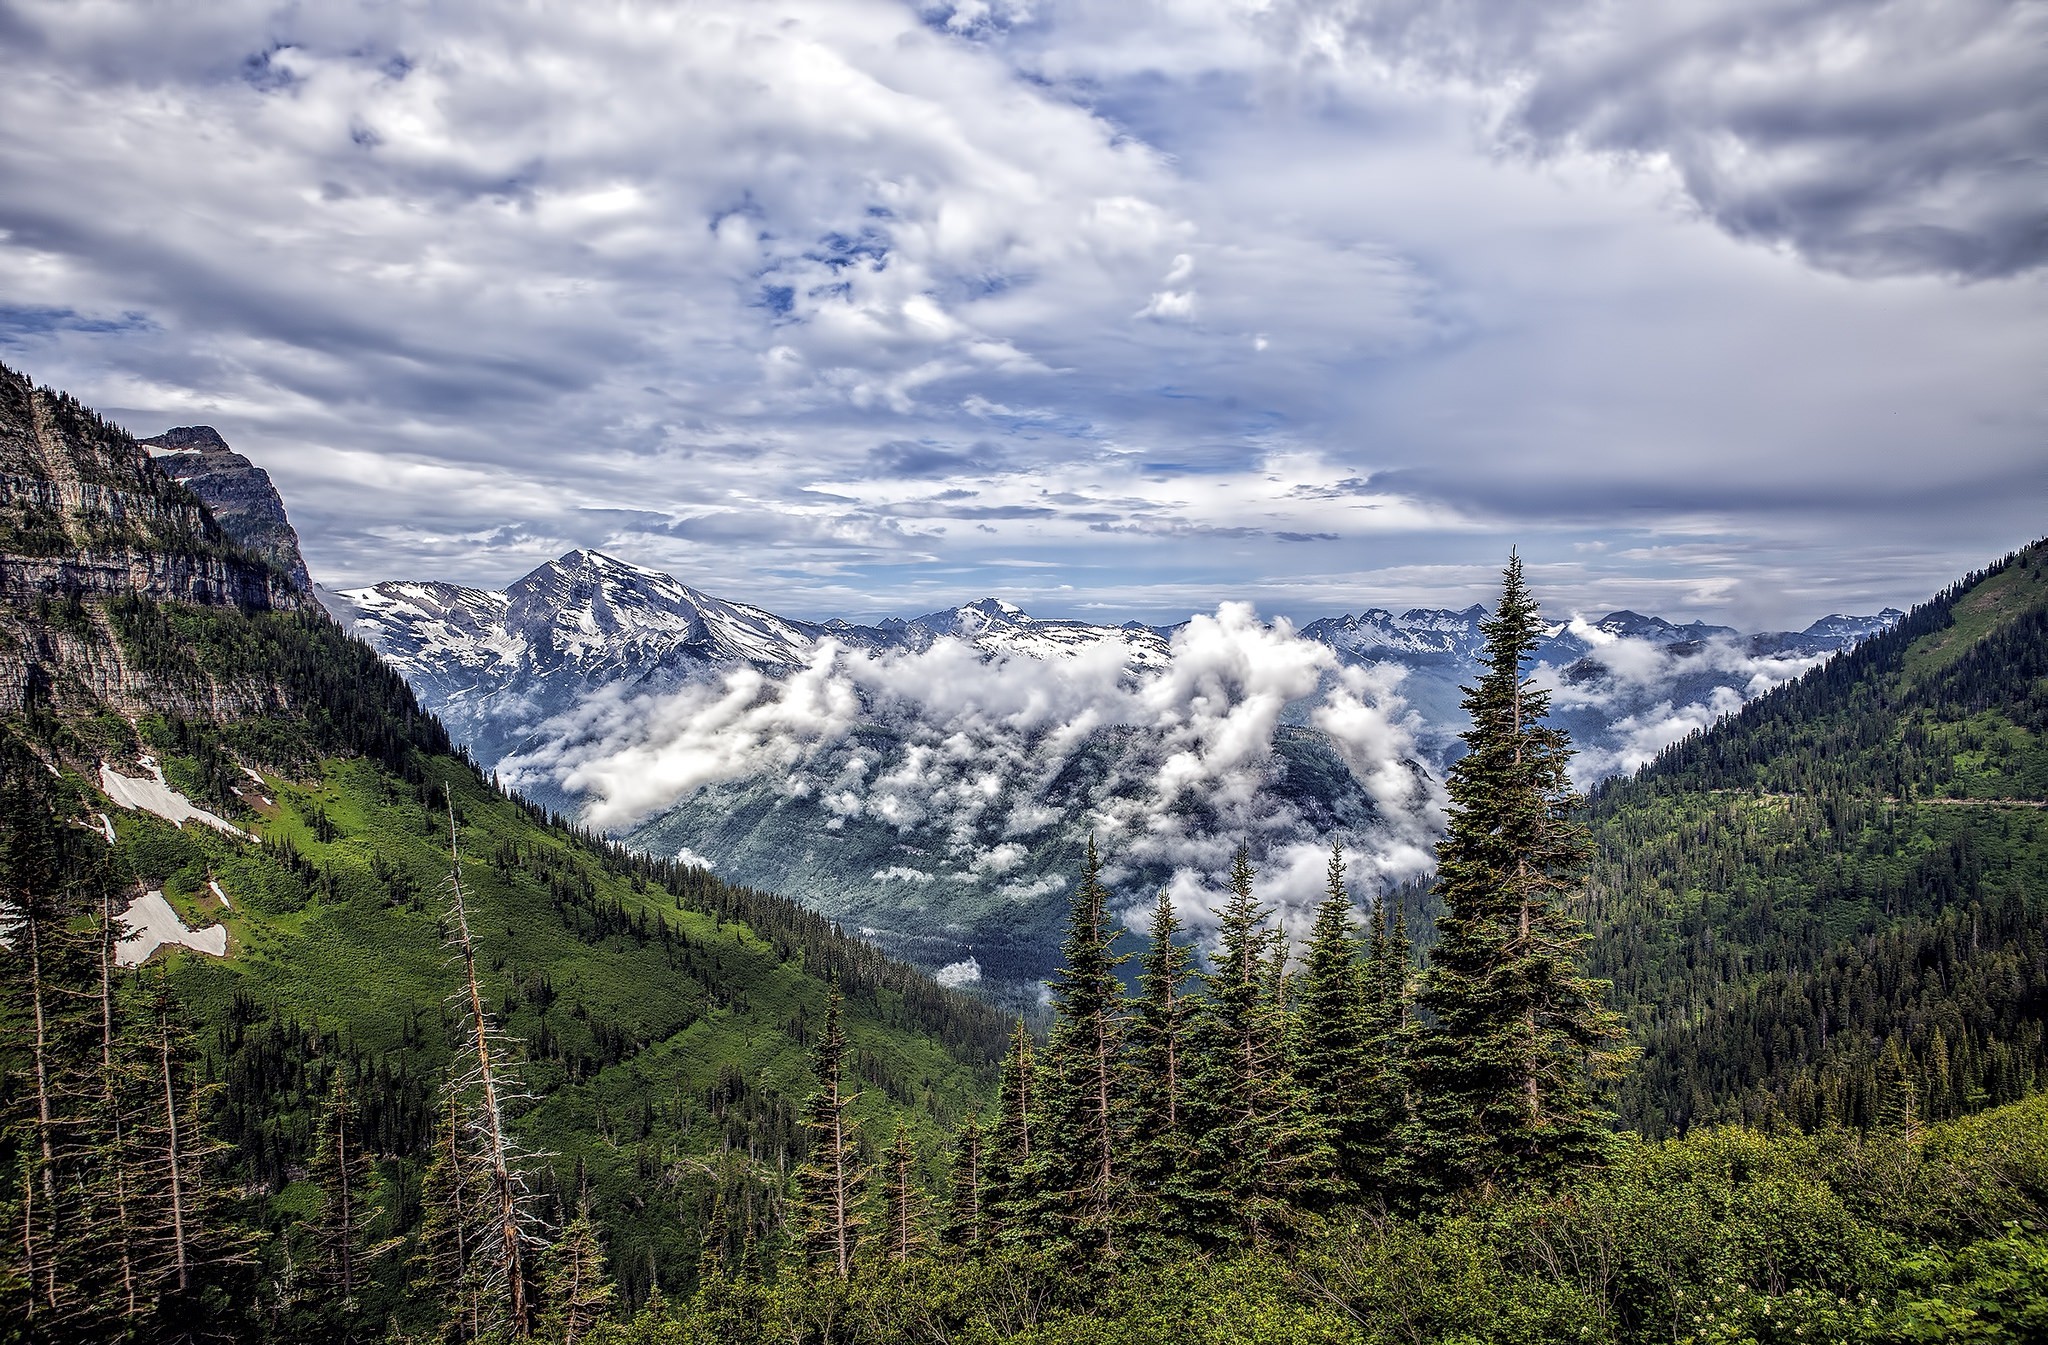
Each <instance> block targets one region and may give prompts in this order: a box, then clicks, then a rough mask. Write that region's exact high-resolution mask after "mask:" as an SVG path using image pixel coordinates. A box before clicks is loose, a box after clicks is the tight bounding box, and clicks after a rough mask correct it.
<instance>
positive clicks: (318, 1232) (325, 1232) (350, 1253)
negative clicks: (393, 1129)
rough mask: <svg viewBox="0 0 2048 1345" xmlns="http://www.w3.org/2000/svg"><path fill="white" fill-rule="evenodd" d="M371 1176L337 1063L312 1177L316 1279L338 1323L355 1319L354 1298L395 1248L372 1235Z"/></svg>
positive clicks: (372, 1170) (352, 1105)
mask: <svg viewBox="0 0 2048 1345" xmlns="http://www.w3.org/2000/svg"><path fill="white" fill-rule="evenodd" d="M374 1175H375V1166H374V1164H373V1163H372V1161H371V1158H370V1152H369V1150H368V1148H367V1147H366V1145H365V1143H364V1140H363V1134H362V1124H361V1118H360V1117H359V1115H358V1113H357V1108H356V1103H355V1099H354V1098H353V1097H352V1096H350V1094H349V1090H348V1077H347V1068H346V1066H345V1065H344V1064H342V1063H341V1062H336V1065H335V1069H334V1078H333V1080H332V1082H331V1083H330V1084H329V1087H328V1093H327V1106H326V1109H325V1111H324V1113H323V1115H322V1117H321V1124H320V1132H319V1135H318V1137H317V1142H316V1147H315V1148H314V1151H313V1161H312V1163H311V1173H310V1176H311V1177H312V1180H313V1183H314V1185H316V1186H318V1187H319V1188H320V1196H321V1201H320V1213H319V1216H318V1217H317V1218H316V1219H315V1220H314V1222H313V1240H314V1243H315V1246H316V1248H317V1260H316V1262H315V1265H314V1278H315V1281H316V1282H317V1284H318V1285H319V1287H320V1291H321V1296H322V1297H323V1298H324V1299H325V1300H326V1301H327V1302H328V1303H329V1304H330V1305H331V1306H332V1308H333V1310H334V1312H335V1313H336V1315H337V1316H338V1318H339V1319H340V1320H341V1321H342V1322H347V1321H348V1320H350V1319H352V1318H353V1317H354V1316H355V1314H356V1312H357V1310H358V1295H360V1294H361V1293H362V1291H363V1289H364V1287H365V1286H366V1285H367V1284H368V1283H369V1278H370V1272H371V1269H372V1267H373V1265H374V1264H375V1262H376V1261H377V1259H378V1258H379V1257H381V1256H383V1255H385V1254H386V1253H388V1252H389V1251H390V1250H391V1248H392V1247H393V1246H395V1245H396V1244H395V1242H382V1243H380V1242H377V1241H374V1240H373V1239H372V1238H371V1236H370V1224H371V1221H372V1219H373V1218H374V1216H375V1213H376V1204H375V1201H374V1200H373V1198H372V1192H371V1185H370V1184H371V1180H372V1178H373V1176H374Z"/></svg>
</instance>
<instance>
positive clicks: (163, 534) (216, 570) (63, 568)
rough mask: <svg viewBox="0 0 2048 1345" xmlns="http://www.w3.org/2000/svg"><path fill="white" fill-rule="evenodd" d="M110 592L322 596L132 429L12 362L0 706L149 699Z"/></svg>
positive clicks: (4, 384)
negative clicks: (247, 536)
mask: <svg viewBox="0 0 2048 1345" xmlns="http://www.w3.org/2000/svg"><path fill="white" fill-rule="evenodd" d="M109 598H150V599H156V600H165V601H175V602H187V603H194V604H197V605H200V606H206V607H235V608H239V609H241V610H243V611H247V612H260V611H297V610H300V609H303V608H305V607H307V606H308V605H310V604H311V602H312V597H311V593H310V590H301V589H299V588H298V587H296V585H295V583H294V581H293V579H292V577H291V576H290V575H289V574H287V573H286V572H285V571H284V570H283V569H280V568H278V567H277V566H276V565H275V564H273V563H272V562H271V561H270V560H269V558H268V557H266V556H262V555H259V554H255V553H252V552H250V551H247V550H245V549H243V548H242V547H241V546H239V545H237V544H236V542H235V541H234V539H233V538H232V537H231V536H229V534H228V533H227V532H226V531H225V530H223V529H222V527H221V526H220V524H219V523H218V522H216V521H215V520H214V517H213V515H212V514H211V513H210V512H209V511H208V510H207V507H206V506H205V504H203V503H202V502H201V501H200V499H199V497H198V496H196V495H194V494H193V493H192V492H191V491H189V490H187V489H185V488H184V487H183V486H181V485H179V484H178V483H177V482H175V481H173V480H171V479H170V477H168V476H166V475H165V474H164V473H163V472H162V471H160V470H159V469H158V468H157V466H156V464H155V463H153V462H152V461H151V460H150V456H149V453H148V452H147V450H145V449H143V448H142V447H141V446H140V445H138V444H137V443H136V442H135V440H134V439H132V438H130V437H129V436H128V434H127V432H126V431H124V430H122V429H121V428H120V427H119V426H116V425H113V424H111V423H109V422H108V421H106V420H104V419H102V418H101V417H100V416H98V415H97V414H95V413H94V412H92V411H91V410H88V409H87V408H86V407H84V406H83V405H81V404H80V403H79V402H78V401H76V400H75V399H73V398H71V397H69V396H67V395H65V394H62V393H57V392H52V391H50V390H49V389H46V388H37V387H35V386H34V384H32V383H31V382H30V381H29V380H28V379H27V378H25V377H24V376H22V375H21V374H18V373H16V372H14V371H13V370H11V369H8V368H6V367H5V366H0V703H4V704H7V705H22V704H25V703H26V702H28V701H30V700H32V699H35V698H37V697H39V696H41V697H47V696H56V697H58V698H62V697H64V696H65V695H66V694H68V693H67V687H68V688H75V689H76V690H78V691H80V692H82V694H83V696H84V697H87V698H93V699H97V700H99V701H103V702H106V703H109V704H114V705H127V704H131V703H133V704H140V703H141V701H140V700H139V699H138V698H139V697H140V695H141V694H142V687H141V684H140V682H139V680H138V677H137V674H135V673H134V671H133V669H132V668H131V667H130V665H129V662H128V660H127V659H126V658H125V656H124V654H123V651H122V649H121V646H120V643H119V641H118V640H116V639H115V638H114V636H113V634H112V632H111V631H110V630H109V629H108V628H107V625H106V618H105V615H104V612H103V610H102V609H101V608H100V607H99V606H98V604H96V603H95V602H93V601H92V600H95V599H102V600H103V599H109ZM53 605H54V606H55V607H56V608H57V610H56V612H55V614H54V615H52V614H50V613H47V612H45V611H44V610H43V609H44V608H47V607H52V606H53Z"/></svg>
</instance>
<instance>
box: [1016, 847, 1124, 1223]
mask: <svg viewBox="0 0 2048 1345" xmlns="http://www.w3.org/2000/svg"><path fill="white" fill-rule="evenodd" d="M1109 901H1110V896H1109V889H1108V888H1106V887H1104V886H1103V883H1102V860H1101V857H1100V856H1099V855H1098V853H1097V852H1096V848H1095V839H1094V838H1093V837H1092V836H1091V837H1090V838H1089V840H1088V848H1087V851H1086V855H1085V858H1084V859H1083V862H1082V869H1081V881H1080V882H1079V883H1078V884H1076V885H1075V888H1074V895H1073V899H1072V901H1071V903H1070V904H1069V906H1068V911H1067V933H1066V938H1065V939H1064V940H1063V941H1062V943H1061V945H1060V960H1061V966H1060V968H1059V970H1058V971H1057V972H1055V973H1054V976H1053V983H1052V1001H1053V1032H1052V1035H1051V1038H1050V1040H1049V1041H1048V1043H1047V1051H1046V1055H1047V1059H1046V1065H1045V1068H1044V1070H1043V1071H1042V1075H1043V1078H1044V1098H1043V1107H1042V1110H1043V1113H1044V1118H1045V1119H1044V1122H1043V1124H1042V1125H1041V1127H1040V1135H1039V1137H1038V1140H1039V1144H1040V1147H1041V1150H1042V1154H1041V1162H1040V1167H1039V1170H1040V1172H1041V1173H1042V1174H1043V1175H1042V1179H1041V1180H1042V1183H1043V1189H1044V1191H1045V1197H1046V1208H1047V1213H1048V1215H1049V1216H1050V1218H1051V1221H1052V1233H1053V1236H1054V1237H1055V1238H1056V1239H1057V1240H1058V1241H1059V1243H1060V1244H1061V1245H1062V1246H1063V1247H1065V1248H1067V1249H1069V1250H1070V1251H1072V1252H1074V1253H1077V1254H1080V1255H1084V1256H1089V1257H1103V1256H1114V1255H1115V1254H1116V1251H1117V1232H1118V1226H1119V1224H1120V1223H1121V1222H1122V1221H1123V1219H1124V1218H1125V1216H1126V1214H1127V1213H1128V1206H1129V1174H1128V1173H1127V1172H1126V1171H1125V1161H1126V1159H1127V1157H1128V1149H1129V1131H1130V1104H1129V1097H1128V1092H1129V1088H1128V1078H1127V1075H1126V1065H1125V1061H1124V1056H1123V1032H1124V1007H1125V1006H1124V989H1123V982H1122V981H1121V980H1119V979H1118V977H1117V967H1118V966H1119V965H1120V964H1121V963H1122V962H1123V961H1124V957H1123V956H1122V955H1120V954H1118V953H1117V952H1116V941H1117V938H1118V936H1119V934H1120V933H1121V930H1120V929H1119V928H1118V927H1117V925H1116V922H1115V919H1114V917H1113V916H1112V915H1111V914H1110V911H1109Z"/></svg>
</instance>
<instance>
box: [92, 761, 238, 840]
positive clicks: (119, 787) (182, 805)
mask: <svg viewBox="0 0 2048 1345" xmlns="http://www.w3.org/2000/svg"><path fill="white" fill-rule="evenodd" d="M142 768H143V769H144V770H146V771H148V772H149V774H148V775H147V776H144V777H141V778H137V777H134V776H129V775H123V774H121V773H120V772H119V771H117V770H115V769H114V768H113V767H111V766H101V767H100V791H101V792H102V793H104V794H105V795H106V796H107V797H108V798H109V799H112V800H113V801H114V803H115V804H116V805H117V806H119V807H122V808H126V809H128V810H129V811H131V812H144V813H154V814H156V816H158V817H161V818H162V819H164V821H166V822H169V823H170V824H171V825H172V826H175V827H179V828H182V827H183V826H184V825H185V824H186V823H187V822H204V823H205V824H206V825H207V826H209V827H214V828H217V829H218V830H221V831H224V832H226V833H227V834H228V835H230V836H239V837H240V838H241V839H243V840H245V841H253V840H255V839H256V838H255V837H254V836H251V835H250V834H249V833H248V832H246V831H244V830H242V829H241V828H240V827H238V826H236V825H235V824H234V823H232V822H230V821H228V820H227V819H226V818H225V817H222V816H220V815H219V814H217V813H210V812H208V811H206V809H204V808H201V807H199V806H197V805H196V804H194V803H193V802H192V800H190V799H188V798H186V797H185V796H184V795H183V794H180V793H179V792H178V791H177V790H175V789H172V788H171V787H170V786H169V785H168V784H165V783H164V770H163V767H161V766H159V765H157V764H156V758H154V757H144V758H143V759H142Z"/></svg>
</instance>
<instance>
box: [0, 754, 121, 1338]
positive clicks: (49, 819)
mask: <svg viewBox="0 0 2048 1345" xmlns="http://www.w3.org/2000/svg"><path fill="white" fill-rule="evenodd" d="M6 748H7V749H8V750H7V752H6V755H5V757H4V758H0V765H4V766H5V767H6V768H7V769H6V772H5V775H4V778H0V822H4V824H5V826H6V832H5V836H4V839H0V903H4V905H0V920H4V922H5V924H4V928H0V933H4V934H5V935H6V936H7V939H8V942H9V944H10V945H11V952H10V953H9V954H8V955H7V956H6V957H5V959H4V961H0V977H4V980H0V1014H4V1021H5V1024H6V1027H7V1031H8V1033H9V1035H10V1038H11V1039H12V1041H14V1042H16V1043H18V1051H17V1052H10V1055H17V1056H18V1062H19V1063H18V1064H17V1065H16V1071H17V1077H13V1078H9V1079H7V1080H6V1081H5V1083H6V1087H5V1088H4V1090H0V1099H4V1102H0V1107H4V1117H0V1119H4V1124H5V1127H6V1130H7V1131H8V1136H7V1139H8V1140H9V1141H10V1142H9V1144H8V1145H6V1146H5V1147H10V1148H13V1149H14V1150H15V1151H16V1152H17V1153H18V1154H19V1161H20V1162H21V1164H22V1184H21V1189H20V1196H19V1208H18V1210H16V1211H15V1212H14V1217H13V1218H12V1219H11V1220H10V1221H9V1222H10V1223H11V1224H12V1225H13V1227H12V1229H11V1232H12V1234H13V1238H14V1245H13V1251H14V1253H15V1255H14V1258H13V1259H14V1260H15V1261H16V1265H17V1267H18V1269H19V1272H20V1275H21V1278H22V1280H23V1282H24V1284H25V1285H26V1287H27V1289H28V1291H29V1292H28V1296H27V1302H26V1304H25V1308H24V1311H25V1315H26V1317H27V1320H28V1323H29V1325H30V1329H31V1330H32V1331H37V1332H43V1333H49V1332H53V1331H55V1330H56V1329H58V1327H59V1326H60V1325H61V1324H63V1323H65V1322H67V1321H71V1320H73V1319H76V1318H79V1317H80V1316H81V1315H83V1314H85V1313H86V1312H87V1310H88V1308H89V1306H90V1300H89V1297H88V1296H87V1295H86V1294H84V1293H82V1292H81V1285H80V1280H81V1278H82V1276H83V1273H84V1271H85V1269H86V1267H85V1266H83V1265H81V1264H80V1263H79V1261H78V1259H77V1253H78V1252H79V1250H80V1248H81V1247H82V1245H83V1239H82V1236H81V1235H82V1234H83V1232H84V1228H83V1227H82V1219H81V1213H82V1212H81V1210H80V1209H79V1201H78V1199H77V1195H76V1190H77V1188H76V1183H75V1182H74V1181H73V1180H72V1175H73V1170H74V1169H75V1168H76V1166H77V1158H78V1152H79V1150H80V1148H81V1147H82V1141H83V1139H84V1135H83V1126H82V1121H83V1118H82V1117H81V1115H80V1111H81V1106H82V1103H83V1102H84V1100H85V1099H86V1098H88V1097H90V1096H91V1095H92V1094H93V1093H95V1092H96V1091H97V1089H96V1088H94V1086H93V1084H92V1082H91V1081H90V1079H89V1078H87V1077H84V1076H83V1072H82V1069H81V1066H83V1065H84V1063H85V1062H87V1061H90V1060H93V1059H95V1058H96V1057H97V1055H98V1051H97V1049H96V1047H97V1044H96V1043H95V1042H94V1041H93V1033H92V1026H93V1025H92V1024H91V1022H90V1019H89V1017H88V1015H87V1013H86V1006H87V1005H88V1004H89V1003H90V1001H89V1000H88V999H87V998H86V991H87V987H88V986H89V985H90V984H91V982H92V979H93V974H92V972H91V971H90V970H89V968H90V967H91V960H90V954H89V953H88V951H87V950H86V949H85V948H84V946H83V945H82V942H81V940H80V939H79V938H78V937H77V935H76V933H75V932H74V931H73V929H72V924H73V922H74V921H75V920H76V919H77V918H78V917H79V915H80V914H81V913H82V912H81V910H80V901H79V899H78V893H77V892H76V891H75V890H74V884H73V882H72V881H71V878H72V875H73V872H74V869H73V866H74V863H75V862H76V856H75V855H74V854H73V853H71V852H72V851H73V850H74V849H75V846H74V844H72V843H71V842H70V838H69V837H67V836H66V835H65V834H64V828H62V827H61V826H60V825H59V824H58V822H57V819H56V817H55V815H54V813H53V811H52V810H53V808H54V806H55V800H54V798H53V796H52V792H51V790H50V787H49V784H48V782H47V780H46V778H45V777H44V775H43V772H42V770H41V763H40V762H38V761H36V760H35V759H34V758H33V757H32V756H30V755H29V754H28V753H27V752H25V751H22V750H21V749H19V747H18V746H17V745H16V744H15V743H14V742H13V740H12V739H11V738H10V739H8V740H7V742H6ZM10 1063H14V1062H10Z"/></svg>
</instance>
